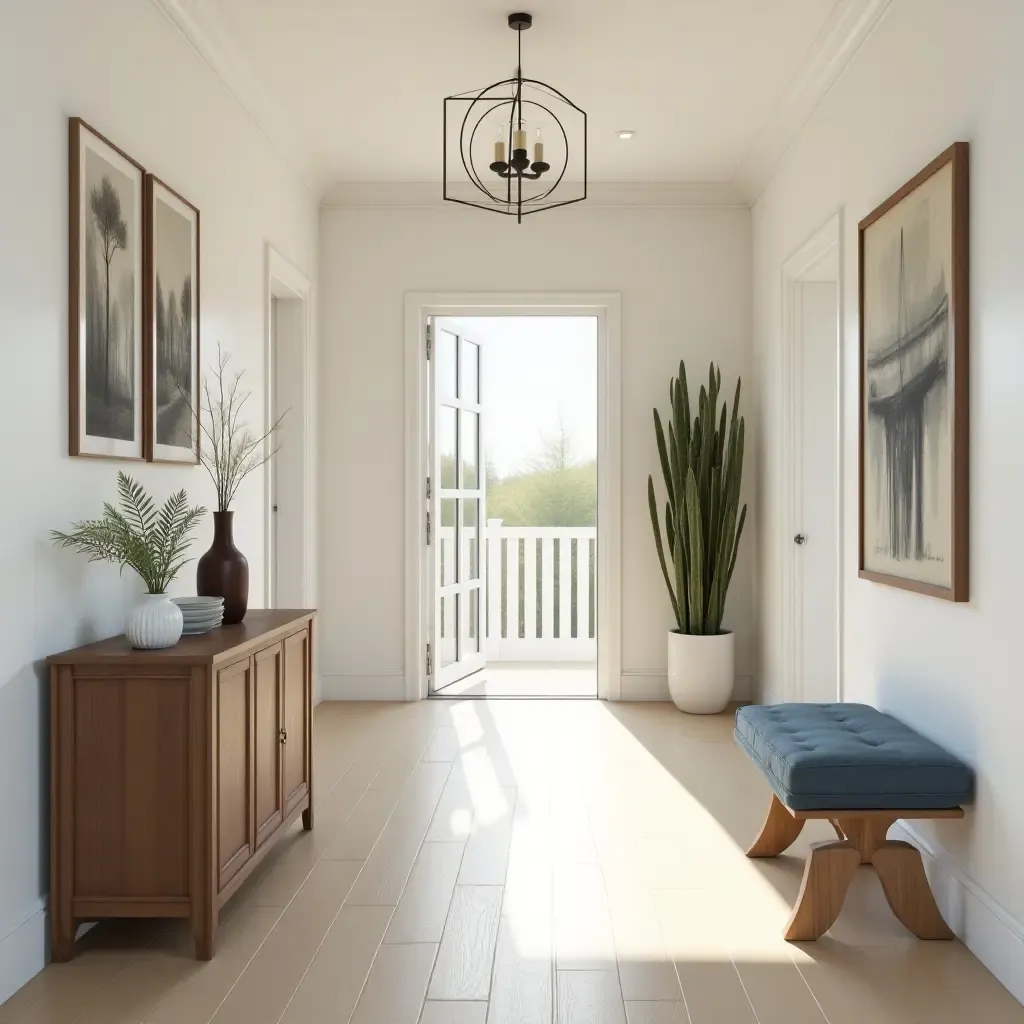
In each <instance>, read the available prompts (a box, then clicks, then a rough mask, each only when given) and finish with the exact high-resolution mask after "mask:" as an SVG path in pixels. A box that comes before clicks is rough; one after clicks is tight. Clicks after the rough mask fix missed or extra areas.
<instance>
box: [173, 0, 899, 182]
mask: <svg viewBox="0 0 1024 1024" xmlns="http://www.w3.org/2000/svg"><path fill="white" fill-rule="evenodd" d="M155 2H157V3H158V4H159V5H160V6H162V7H163V8H164V9H166V10H168V11H169V13H170V14H171V15H172V17H174V19H175V20H176V21H177V22H178V23H179V25H180V26H181V27H182V28H183V30H185V32H186V34H187V35H189V37H190V38H191V39H192V42H193V43H194V44H195V45H196V46H197V49H199V50H200V52H202V53H203V54H204V56H205V57H206V58H207V60H209V61H210V62H211V63H212V64H213V65H214V67H215V70H217V71H218V72H219V73H220V74H221V76H222V77H223V78H224V79H225V81H226V82H227V84H228V85H229V87H230V88H232V90H233V91H234V92H235V93H236V95H237V96H238V98H239V99H240V100H241V101H242V102H243V103H245V104H246V106H247V107H249V109H250V111H251V112H252V113H253V116H254V117H255V118H256V120H257V121H258V122H259V123H260V124H261V126H262V127H263V128H264V129H265V130H266V131H267V132H268V134H269V135H271V137H272V138H273V139H274V141H275V142H276V144H277V145H278V146H279V147H280V148H282V150H283V151H284V152H285V154H286V155H287V156H288V158H289V159H290V160H291V162H292V163H293V164H294V165H295V166H296V167H297V169H299V170H300V172H301V173H303V174H304V175H305V176H306V177H307V178H308V179H309V180H310V181H311V182H312V183H313V184H314V186H315V187H316V188H317V189H318V190H320V191H321V192H323V191H324V190H325V189H327V187H328V186H329V185H332V184H334V183H341V182H430V181H437V180H439V179H440V176H441V174H440V172H441V168H440V151H441V149H440V147H441V115H442V100H443V97H444V96H446V95H448V94H451V93H457V92H463V91H465V90H468V89H471V88H474V87H477V88H479V87H482V86H484V85H486V84H488V83H489V82H492V81H495V80H497V79H500V78H504V77H507V76H508V75H510V74H512V72H513V71H514V67H515V34H514V33H513V32H512V31H511V30H510V29H509V28H508V27H507V25H506V23H505V19H506V16H507V14H508V13H509V11H510V10H512V7H511V6H510V2H509V0H501V2H499V0H377V2H375V3H374V2H369V0H155ZM887 2H888V0H631V2H629V3H622V2H621V0H532V2H531V0H525V2H524V8H525V9H526V10H528V11H530V12H531V13H532V14H533V15H534V26H533V28H532V29H530V30H529V31H528V32H526V33H525V34H524V36H523V71H524V74H526V75H528V76H530V77H535V78H539V79H542V80H545V81H547V82H549V83H550V84H551V85H554V86H556V87H557V88H559V89H560V90H561V91H562V92H564V93H565V94H566V95H568V96H569V97H570V98H571V99H572V100H573V101H574V102H576V103H577V104H578V105H579V106H581V107H583V108H584V109H585V110H586V111H587V115H588V129H589V154H588V156H589V173H590V178H591V180H593V181H595V182H619V183H650V182H673V183H680V182H685V183H701V184H703V185H707V184H709V183H716V184H719V183H720V184H723V185H724V184H727V183H736V184H737V185H738V187H739V186H741V187H742V189H743V190H744V191H748V192H749V190H750V188H751V187H755V186H756V183H755V182H754V181H753V178H754V177H756V176H757V175H758V174H760V173H762V168H761V167H760V166H759V165H760V164H764V163H765V161H766V160H767V161H769V162H770V161H771V160H772V154H771V152H770V151H771V150H772V149H773V148H774V149H777V150H778V149H779V147H780V146H782V145H783V144H784V142H785V140H784V139H783V138H782V137H781V136H782V135H784V132H785V130H786V128H787V127H791V126H792V125H791V122H793V121H794V119H799V120H802V117H804V116H806V113H809V109H813V103H814V102H816V101H817V99H818V98H820V95H818V96H815V95H814V93H815V91H819V92H823V91H824V88H826V87H827V85H828V84H831V81H832V80H834V76H835V75H836V74H838V70H841V67H840V68H838V69H837V63H841V64H842V65H845V62H846V60H847V59H848V58H849V55H850V53H851V52H852V49H853V48H855V45H853V44H856V43H857V42H859V38H862V37H863V34H866V30H867V29H868V28H870V25H873V23H874V20H877V16H878V14H879V13H880V10H881V9H884V7H885V4H886V3H887ZM866 20H868V21H870V24H866ZM808 103H810V108H809V109H807V110H806V111H805V112H804V113H803V114H801V111H802V110H803V108H806V107H807V106H808ZM621 128H631V129H634V130H635V131H636V137H635V138H633V139H631V140H629V141H621V140H619V139H618V138H616V136H615V132H616V131H617V130H618V129H621ZM779 151H781V150H779ZM776 155H777V154H776ZM748 198H749V197H748Z"/></svg>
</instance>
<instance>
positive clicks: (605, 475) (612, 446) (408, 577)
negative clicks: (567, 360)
mask: <svg viewBox="0 0 1024 1024" xmlns="http://www.w3.org/2000/svg"><path fill="white" fill-rule="evenodd" d="M621 307H622V298H621V296H620V295H619V293H618V292H525V293H524V292H508V293H501V292H499V293H473V292H467V293H452V292H411V293H408V294H407V295H406V297H405V625H406V629H405V694H406V699H407V700H420V699H422V698H424V697H426V696H427V674H426V657H425V655H426V644H427V630H426V627H425V619H426V615H425V609H426V607H427V605H426V602H427V601H428V600H430V596H431V595H430V576H429V572H428V571H427V549H426V545H425V543H424V540H425V518H424V512H425V502H424V482H425V480H426V477H427V465H428V463H427V441H428V435H427V417H428V415H429V411H430V410H429V407H428V399H427V362H426V358H425V352H424V344H425V340H424V339H425V336H426V327H427V319H428V318H429V317H431V316H452V317H458V316H488V315H489V316H595V317H597V322H598V342H597V390H598V395H597V417H598V424H597V459H598V463H597V465H598V480H597V524H598V525H597V529H598V543H597V663H598V681H597V692H598V696H599V697H602V698H605V699H607V700H618V699H619V697H620V690H621V680H622V670H621V662H622V659H621V650H620V641H621V602H620V594H621V549H622V536H621V534H622V503H621V479H622V463H621V433H622V430H621V427H622V425H621V416H622V400H621V387H620V346H621V320H622V316H621Z"/></svg>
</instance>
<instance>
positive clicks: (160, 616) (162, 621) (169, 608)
mask: <svg viewBox="0 0 1024 1024" xmlns="http://www.w3.org/2000/svg"><path fill="white" fill-rule="evenodd" d="M183 626H184V620H183V619H182V617H181V609H180V608H179V607H178V606H177V605H176V604H174V603H173V602H172V601H171V599H170V598H169V597H168V596H167V595H166V594H144V595H143V596H142V598H141V599H140V600H139V603H138V604H137V605H136V606H135V607H134V608H133V609H132V610H131V614H130V615H129V616H128V619H127V621H126V622H125V624H124V635H125V636H126V637H128V642H129V643H130V644H131V645H132V647H140V648H143V649H144V650H153V649H155V648H159V647H173V646H174V645H175V644H176V643H177V642H178V641H179V640H180V639H181V630H182V627H183Z"/></svg>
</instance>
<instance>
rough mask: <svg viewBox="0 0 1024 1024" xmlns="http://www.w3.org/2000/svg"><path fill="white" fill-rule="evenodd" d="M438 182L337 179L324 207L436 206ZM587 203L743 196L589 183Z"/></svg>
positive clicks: (719, 200) (704, 203)
mask: <svg viewBox="0 0 1024 1024" xmlns="http://www.w3.org/2000/svg"><path fill="white" fill-rule="evenodd" d="M443 202H444V199H443V198H442V196H441V182H439V181H412V182H374V181H366V182H364V181H352V182H338V183H337V184H335V185H332V186H331V187H330V188H329V189H327V190H326V192H325V193H324V197H323V199H322V200H321V203H320V206H321V208H322V209H326V210H344V209H354V208H362V209H416V208H424V207H432V206H441V205H442V204H443ZM586 205H587V206H599V207H604V208H606V209H614V208H631V207H660V208H663V209H664V208H666V207H746V206H748V205H749V204H748V203H747V200H746V198H745V197H744V196H743V195H742V194H741V193H740V192H739V191H738V190H737V189H736V188H735V186H733V185H732V184H729V183H725V184H721V183H717V182H711V183H688V182H593V181H592V182H590V184H589V185H588V186H587V198H586Z"/></svg>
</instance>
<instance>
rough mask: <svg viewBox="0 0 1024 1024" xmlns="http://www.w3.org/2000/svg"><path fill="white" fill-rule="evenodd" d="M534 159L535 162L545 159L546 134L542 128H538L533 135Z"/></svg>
mask: <svg viewBox="0 0 1024 1024" xmlns="http://www.w3.org/2000/svg"><path fill="white" fill-rule="evenodd" d="M533 160H534V163H541V162H542V161H543V160H544V134H543V132H542V131H541V129H540V128H537V130H536V131H535V132H534V136H533Z"/></svg>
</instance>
